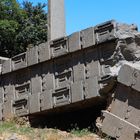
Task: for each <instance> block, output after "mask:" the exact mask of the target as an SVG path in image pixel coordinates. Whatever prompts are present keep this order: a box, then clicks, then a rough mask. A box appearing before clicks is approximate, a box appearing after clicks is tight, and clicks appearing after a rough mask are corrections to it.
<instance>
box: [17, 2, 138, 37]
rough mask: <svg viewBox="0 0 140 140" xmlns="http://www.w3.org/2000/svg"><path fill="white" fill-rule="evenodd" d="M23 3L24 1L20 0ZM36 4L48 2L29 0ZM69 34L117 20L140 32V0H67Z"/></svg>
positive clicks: (67, 27)
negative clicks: (134, 26)
mask: <svg viewBox="0 0 140 140" xmlns="http://www.w3.org/2000/svg"><path fill="white" fill-rule="evenodd" d="M18 1H19V2H20V3H22V1H23V0H18ZM28 1H31V2H33V3H34V4H36V3H38V2H41V3H46V2H47V0H28ZM65 6H66V8H65V10H66V30H67V34H68V35H69V34H71V33H73V32H76V31H79V30H82V29H85V28H88V27H90V26H95V25H96V24H98V23H102V22H104V21H107V20H110V19H115V20H117V21H119V22H123V23H128V24H131V23H135V24H137V25H138V27H139V30H140V0H65Z"/></svg>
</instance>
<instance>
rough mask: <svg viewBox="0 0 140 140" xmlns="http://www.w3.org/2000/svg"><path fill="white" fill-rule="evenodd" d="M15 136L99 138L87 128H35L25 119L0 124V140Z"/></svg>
mask: <svg viewBox="0 0 140 140" xmlns="http://www.w3.org/2000/svg"><path fill="white" fill-rule="evenodd" d="M11 137H16V138H18V139H19V140H101V138H99V137H98V136H97V135H95V134H93V133H91V132H89V131H88V130H73V131H71V132H70V133H68V132H65V131H60V130H57V129H47V128H45V129H39V128H38V129H35V128H31V127H30V126H29V123H28V121H26V119H21V118H20V119H18V118H14V119H12V120H9V121H7V122H3V123H1V124H0V140H8V139H9V138H11Z"/></svg>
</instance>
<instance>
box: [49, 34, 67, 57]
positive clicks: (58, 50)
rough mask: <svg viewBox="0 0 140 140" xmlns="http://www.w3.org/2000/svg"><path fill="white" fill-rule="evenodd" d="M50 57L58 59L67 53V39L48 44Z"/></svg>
mask: <svg viewBox="0 0 140 140" xmlns="http://www.w3.org/2000/svg"><path fill="white" fill-rule="evenodd" d="M50 49H51V57H52V58H54V57H58V56H62V55H65V54H67V53H68V41H67V38H65V37H63V38H59V39H56V40H53V41H51V42H50Z"/></svg>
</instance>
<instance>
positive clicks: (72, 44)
mask: <svg viewBox="0 0 140 140" xmlns="http://www.w3.org/2000/svg"><path fill="white" fill-rule="evenodd" d="M68 45H69V52H75V51H78V50H80V49H81V45H82V44H81V39H80V32H76V33H73V34H71V35H70V36H69V37H68Z"/></svg>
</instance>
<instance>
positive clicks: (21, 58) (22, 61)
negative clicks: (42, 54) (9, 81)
mask: <svg viewBox="0 0 140 140" xmlns="http://www.w3.org/2000/svg"><path fill="white" fill-rule="evenodd" d="M25 67H27V53H22V54H19V55H16V56H14V57H12V70H18V69H22V68H25Z"/></svg>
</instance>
